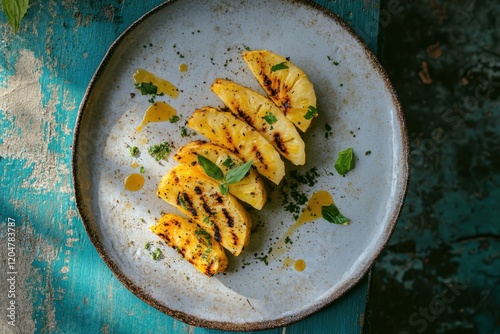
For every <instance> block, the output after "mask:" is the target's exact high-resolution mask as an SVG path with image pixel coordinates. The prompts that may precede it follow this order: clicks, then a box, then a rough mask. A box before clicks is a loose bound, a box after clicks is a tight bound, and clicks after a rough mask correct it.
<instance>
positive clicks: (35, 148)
mask: <svg viewBox="0 0 500 334" xmlns="http://www.w3.org/2000/svg"><path fill="white" fill-rule="evenodd" d="M161 3H162V1H159V0H146V1H139V0H133V1H132V0H131V1H123V0H122V1H119V0H110V1H107V2H87V1H80V2H75V1H70V0H67V1H64V0H63V1H55V0H50V1H42V0H38V1H31V7H30V9H29V11H28V13H27V15H26V17H25V18H24V20H23V21H22V25H21V30H20V32H19V33H18V34H17V35H13V34H12V32H11V29H10V27H8V25H7V23H6V22H7V20H6V18H5V16H4V15H3V14H0V99H2V100H0V128H1V132H0V178H1V180H2V181H1V183H0V241H1V245H0V252H1V255H0V258H1V259H2V272H1V273H0V280H1V282H2V283H1V284H0V287H1V288H2V289H1V290H2V291H1V296H0V302H1V303H2V305H1V307H0V309H1V310H2V311H1V312H4V310H5V307H4V305H6V304H4V303H6V302H7V297H6V293H5V291H4V287H5V284H4V282H5V280H6V278H7V277H6V271H5V270H4V269H3V268H5V267H6V266H5V267H4V265H6V254H7V252H6V248H5V247H6V241H5V240H6V237H7V226H6V224H7V221H8V218H11V219H14V220H15V224H16V227H15V230H16V260H17V263H16V265H17V267H16V268H17V270H18V275H17V281H16V282H17V283H16V284H17V285H16V287H17V290H18V296H17V297H16V298H17V299H16V303H17V307H18V309H17V319H16V327H11V326H8V325H7V323H6V318H5V317H4V314H1V317H0V328H1V329H2V330H4V331H5V332H6V333H9V332H12V333H30V332H37V333H84V332H86V333H197V334H200V333H219V332H220V331H214V330H208V329H203V328H194V327H192V326H188V325H186V324H184V323H182V322H179V321H176V320H174V319H172V318H170V317H168V316H165V315H164V314H162V313H160V312H159V311H157V310H156V309H154V308H152V307H150V306H148V305H147V304H145V303H143V302H142V301H140V300H139V299H138V298H137V297H136V296H135V295H133V294H132V293H130V292H129V291H128V290H127V289H125V288H124V287H123V285H122V284H121V283H120V282H119V281H118V280H117V279H116V278H115V277H114V276H113V274H112V273H111V271H110V270H109V269H108V268H107V267H106V265H105V264H104V262H103V261H102V260H101V259H100V257H99V255H98V254H97V252H96V251H95V249H94V247H93V246H92V244H91V243H90V242H89V239H88V238H87V236H86V233H85V231H84V229H83V225H82V223H81V221H80V219H79V217H78V214H77V211H76V207H75V203H74V198H73V191H72V187H73V186H72V182H71V177H70V166H71V145H72V138H73V128H74V124H75V120H76V115H77V111H78V106H79V104H80V101H81V99H82V97H83V94H84V92H85V89H86V87H87V85H88V83H89V81H90V79H91V77H92V75H93V73H94V72H95V70H96V69H97V67H98V65H99V63H100V61H101V59H102V58H103V56H104V54H105V52H106V50H107V49H108V47H109V46H110V44H111V43H112V42H113V41H114V40H115V39H116V38H117V37H118V36H119V34H121V33H122V32H123V31H124V30H125V29H126V28H127V27H128V26H129V25H130V24H131V23H132V22H134V21H135V20H136V19H138V18H139V17H140V16H141V15H143V14H144V13H146V12H147V11H148V10H150V9H152V8H154V7H155V6H156V5H159V4H161ZM317 3H319V4H320V5H323V6H325V7H327V8H328V9H330V10H332V11H333V12H335V13H338V14H339V15H340V16H341V17H342V18H344V19H345V20H346V21H347V22H348V23H349V24H350V25H351V26H352V27H353V29H354V30H355V31H356V32H357V33H358V34H359V35H360V36H361V37H362V39H364V41H365V42H367V44H368V45H369V47H370V48H371V49H372V50H374V51H376V47H377V31H378V30H377V29H378V11H379V1H378V0H364V1H362V0H356V1H340V0H339V1H335V0H333V1H328V0H323V1H317ZM23 66H25V67H26V66H27V67H28V68H29V69H22V68H21V67H23ZM27 87H29V89H28V88H27ZM10 90H12V91H10ZM16 94H18V96H16ZM366 291H367V280H366V279H365V280H363V281H362V282H361V283H360V284H358V285H357V286H356V287H355V288H354V289H353V290H352V291H350V292H349V293H348V294H347V295H346V296H344V297H342V298H341V299H340V300H339V301H338V302H335V303H334V304H332V305H331V306H329V307H328V308H326V309H325V310H324V311H322V312H320V313H318V314H315V315H313V316H311V317H309V318H307V319H306V320H304V321H301V322H299V323H297V324H294V325H291V326H289V327H287V328H285V329H275V330H268V331H264V332H263V333H276V334H277V333H283V332H286V333H305V332H306V333H359V332H360V331H361V328H362V326H361V323H362V319H361V317H362V316H363V314H364V309H365V298H366Z"/></svg>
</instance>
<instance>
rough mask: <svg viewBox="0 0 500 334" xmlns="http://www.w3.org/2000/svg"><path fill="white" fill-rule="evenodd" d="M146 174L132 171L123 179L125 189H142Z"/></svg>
mask: <svg viewBox="0 0 500 334" xmlns="http://www.w3.org/2000/svg"><path fill="white" fill-rule="evenodd" d="M144 181H145V179H144V176H143V175H141V174H139V173H132V174H130V175H129V176H127V177H126V178H125V180H123V185H124V186H125V189H127V190H130V191H138V190H141V189H142V187H143V186H144Z"/></svg>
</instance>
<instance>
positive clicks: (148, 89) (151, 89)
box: [135, 82, 158, 95]
mask: <svg viewBox="0 0 500 334" xmlns="http://www.w3.org/2000/svg"><path fill="white" fill-rule="evenodd" d="M135 88H137V89H138V90H140V91H141V94H142V95H156V93H158V87H157V86H155V85H153V84H152V83H151V82H150V83H147V82H139V83H136V84H135Z"/></svg>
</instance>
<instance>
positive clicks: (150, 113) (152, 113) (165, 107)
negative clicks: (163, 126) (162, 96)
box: [136, 101, 177, 132]
mask: <svg viewBox="0 0 500 334" xmlns="http://www.w3.org/2000/svg"><path fill="white" fill-rule="evenodd" d="M174 115H177V110H175V109H174V108H173V107H172V106H171V105H169V104H168V103H166V102H162V101H160V102H155V103H153V104H152V105H150V106H149V108H148V109H147V110H146V113H145V114H144V118H143V119H142V122H141V124H139V126H138V127H137V129H136V130H137V132H141V131H142V128H143V127H145V126H146V125H148V124H149V123H154V122H166V121H168V120H169V119H170V118H171V117H172V116H174Z"/></svg>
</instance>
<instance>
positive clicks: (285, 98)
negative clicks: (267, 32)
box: [243, 50, 317, 132]
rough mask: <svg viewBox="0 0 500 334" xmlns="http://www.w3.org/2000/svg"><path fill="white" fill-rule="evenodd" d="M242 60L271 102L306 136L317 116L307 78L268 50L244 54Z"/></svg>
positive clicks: (313, 97)
mask: <svg viewBox="0 0 500 334" xmlns="http://www.w3.org/2000/svg"><path fill="white" fill-rule="evenodd" d="M243 60H244V61H245V62H246V64H247V66H248V68H249V69H250V71H251V72H252V73H253V75H254V76H255V78H256V79H257V81H258V82H259V84H260V85H261V86H262V88H263V89H264V90H265V91H266V93H267V94H268V95H269V97H270V98H271V100H273V101H274V103H276V105H277V106H278V107H280V108H281V110H283V113H284V114H285V116H286V117H287V118H288V119H289V120H290V121H291V122H292V123H293V124H295V126H297V127H298V128H299V129H300V130H301V131H303V132H305V131H306V130H307V128H308V127H309V125H310V124H311V120H312V117H315V116H316V111H317V110H316V93H315V92H314V87H313V85H312V83H311V82H310V81H309V79H308V78H307V76H306V74H305V73H304V72H303V71H302V70H301V69H300V68H298V67H297V66H296V65H294V64H293V63H292V62H291V61H289V60H287V59H286V58H284V57H282V56H280V55H277V54H275V53H272V52H270V51H267V50H257V51H248V52H244V53H243Z"/></svg>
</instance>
